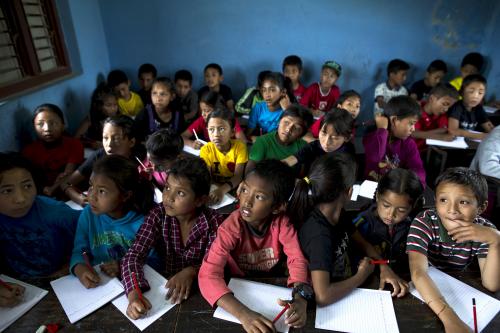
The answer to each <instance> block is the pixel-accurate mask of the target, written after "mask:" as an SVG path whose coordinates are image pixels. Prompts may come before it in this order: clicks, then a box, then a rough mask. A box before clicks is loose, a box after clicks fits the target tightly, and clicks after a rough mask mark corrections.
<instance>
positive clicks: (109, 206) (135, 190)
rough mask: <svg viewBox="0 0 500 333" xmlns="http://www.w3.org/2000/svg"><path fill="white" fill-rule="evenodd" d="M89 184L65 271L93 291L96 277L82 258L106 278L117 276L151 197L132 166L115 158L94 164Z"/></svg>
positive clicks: (149, 186) (119, 158) (149, 207)
mask: <svg viewBox="0 0 500 333" xmlns="http://www.w3.org/2000/svg"><path fill="white" fill-rule="evenodd" d="M89 185H90V186H89V192H88V196H87V197H88V202H89V205H87V207H85V208H84V209H83V211H82V214H81V215H80V218H79V219H78V226H77V228H76V235H75V242H74V246H73V254H72V256H71V262H70V267H69V269H70V272H71V273H73V274H74V275H76V276H77V277H78V279H79V280H80V282H81V283H82V284H83V285H84V286H85V288H95V287H97V285H98V284H99V275H98V274H97V273H96V272H95V271H94V270H93V269H92V270H91V269H89V268H88V267H87V265H86V261H85V258H84V256H85V255H86V256H88V257H89V258H88V259H89V262H90V264H91V265H92V266H93V265H95V264H96V263H102V264H101V265H100V268H101V270H102V271H103V272H104V273H105V274H106V275H108V276H111V277H116V276H119V274H120V266H119V261H120V259H121V258H122V257H123V256H124V255H125V253H126V252H127V250H128V248H129V247H130V245H131V244H132V242H133V241H134V238H135V234H136V233H137V230H138V229H139V227H140V225H141V224H142V223H143V222H144V214H146V213H148V212H149V210H150V209H151V208H152V207H153V204H154V201H153V196H154V195H153V187H152V185H151V183H150V182H148V181H147V180H146V179H144V178H141V177H139V171H138V170H137V166H136V165H135V163H133V162H132V161H130V160H129V159H128V158H126V157H123V156H119V155H110V156H105V157H103V158H101V159H100V160H99V161H97V162H96V163H95V165H94V171H93V172H92V176H90V181H89ZM83 252H86V254H85V255H83Z"/></svg>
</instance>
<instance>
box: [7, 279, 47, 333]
mask: <svg viewBox="0 0 500 333" xmlns="http://www.w3.org/2000/svg"><path fill="white" fill-rule="evenodd" d="M0 279H2V280H3V281H5V282H11V283H17V284H19V285H21V286H23V287H24V288H25V289H24V295H23V301H22V302H21V303H20V304H18V305H16V306H15V307H12V308H2V307H0V332H2V331H4V330H5V329H6V328H7V327H9V326H10V325H12V324H13V323H14V322H15V321H16V320H18V319H19V318H20V317H21V316H22V315H24V314H25V313H26V312H28V311H29V310H30V309H31V308H32V307H33V306H35V304H36V303H38V302H40V301H41V300H42V298H44V297H45V295H47V293H48V291H47V290H43V289H41V288H38V287H35V286H33V285H31V284H28V283H25V282H23V281H19V280H16V279H14V278H11V277H9V276H7V275H3V274H2V275H0Z"/></svg>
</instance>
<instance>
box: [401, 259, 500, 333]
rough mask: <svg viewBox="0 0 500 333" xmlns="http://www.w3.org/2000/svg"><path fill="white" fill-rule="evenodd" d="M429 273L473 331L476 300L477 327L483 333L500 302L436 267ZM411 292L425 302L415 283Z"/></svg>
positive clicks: (448, 301) (498, 309) (442, 293)
mask: <svg viewBox="0 0 500 333" xmlns="http://www.w3.org/2000/svg"><path fill="white" fill-rule="evenodd" d="M427 273H428V274H429V276H430V278H431V279H432V281H434V283H435V284H436V286H437V287H438V288H439V291H440V292H441V295H443V297H444V298H445V299H446V302H447V303H448V305H449V306H450V307H451V308H452V309H453V311H455V313H456V314H457V315H458V317H459V318H460V319H462V321H463V322H464V323H466V324H467V325H468V326H469V327H470V328H471V329H474V318H473V315H472V298H475V299H476V310H477V327H478V330H479V332H481V331H482V330H483V329H484V328H485V327H486V326H487V325H488V323H489V322H490V321H491V320H492V319H493V318H495V316H496V314H497V313H498V311H500V301H499V300H497V299H495V298H493V297H491V296H489V295H486V294H485V293H483V292H481V291H479V290H477V289H475V288H472V287H471V286H469V285H468V284H465V283H463V282H462V281H459V280H457V279H455V278H454V277H451V276H449V275H448V274H446V273H443V272H441V271H440V270H439V269H437V268H435V267H432V266H431V267H429V268H428V269H427ZM410 292H411V293H412V295H413V296H415V297H417V298H418V299H420V300H421V301H423V302H424V300H423V298H422V296H421V295H420V293H419V292H418V291H417V289H415V285H414V284H413V282H410Z"/></svg>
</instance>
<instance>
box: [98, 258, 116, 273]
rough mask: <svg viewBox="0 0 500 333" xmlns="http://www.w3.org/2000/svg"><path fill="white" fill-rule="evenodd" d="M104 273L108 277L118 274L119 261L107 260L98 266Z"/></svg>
mask: <svg viewBox="0 0 500 333" xmlns="http://www.w3.org/2000/svg"><path fill="white" fill-rule="evenodd" d="M99 267H100V268H101V271H103V273H104V274H106V275H107V276H110V277H118V276H120V263H119V262H118V261H117V260H112V261H108V262H106V263H104V264H101V265H100V266H99Z"/></svg>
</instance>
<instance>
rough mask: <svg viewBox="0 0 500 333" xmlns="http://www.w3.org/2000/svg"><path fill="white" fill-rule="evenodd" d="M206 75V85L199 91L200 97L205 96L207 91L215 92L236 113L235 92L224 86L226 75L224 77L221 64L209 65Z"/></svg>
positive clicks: (204, 71)
mask: <svg viewBox="0 0 500 333" xmlns="http://www.w3.org/2000/svg"><path fill="white" fill-rule="evenodd" d="M203 73H204V75H205V84H206V86H204V87H203V88H201V89H200V90H199V91H198V96H201V95H203V94H204V93H205V92H207V91H209V90H210V91H215V92H217V93H219V95H221V97H222V100H223V102H224V103H225V105H226V107H227V108H228V109H229V110H231V111H233V112H234V101H233V92H232V91H231V88H229V87H228V86H226V85H225V84H222V81H223V80H224V75H222V67H221V66H220V65H219V64H213V63H212V64H208V65H206V66H205V69H204V70H203Z"/></svg>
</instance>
